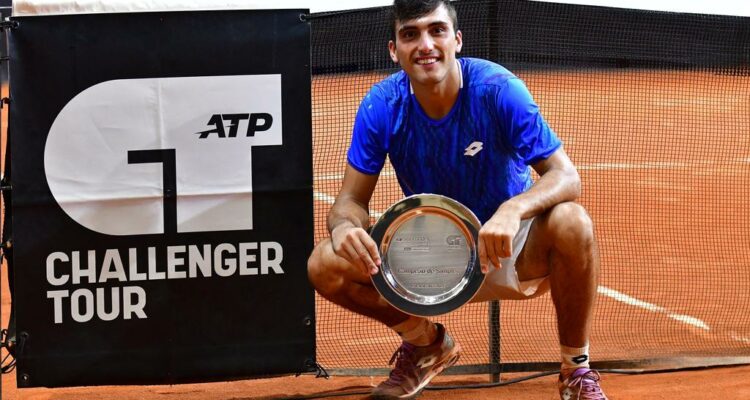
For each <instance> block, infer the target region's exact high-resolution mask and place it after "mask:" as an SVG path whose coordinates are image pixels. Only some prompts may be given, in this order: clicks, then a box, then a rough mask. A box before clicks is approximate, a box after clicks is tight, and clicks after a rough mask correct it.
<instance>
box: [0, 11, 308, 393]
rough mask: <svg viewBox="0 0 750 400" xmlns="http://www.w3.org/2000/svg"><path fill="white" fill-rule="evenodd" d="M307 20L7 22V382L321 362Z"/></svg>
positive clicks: (217, 15)
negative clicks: (10, 368) (10, 252)
mask: <svg viewBox="0 0 750 400" xmlns="http://www.w3.org/2000/svg"><path fill="white" fill-rule="evenodd" d="M303 12H306V11H304V10H283V11H273V10H262V11H260V10H256V11H203V12H154V13H139V14H91V15H67V16H45V17H19V18H14V19H13V20H14V21H17V24H16V26H15V27H14V28H13V29H11V30H10V33H9V46H10V57H11V61H10V71H11V73H10V76H11V82H10V87H11V98H12V99H13V104H12V107H11V110H10V126H9V128H10V132H11V135H12V136H13V140H12V143H11V146H12V148H11V154H12V157H11V163H12V169H13V172H14V175H13V180H14V181H13V201H12V207H13V215H12V224H13V227H12V228H13V232H14V238H13V246H14V252H15V268H16V271H15V277H14V285H15V296H14V299H13V300H14V307H15V312H16V322H17V359H18V374H17V376H18V386H19V387H32V386H48V387H53V386H73V385H76V386H77V385H97V384H147V383H175V382H187V381H208V380H225V379H231V378H242V377H252V376H258V375H273V374H286V373H296V372H304V371H309V370H311V369H312V368H314V365H315V319H314V305H315V304H314V294H313V290H312V288H311V287H310V285H309V283H308V281H307V273H306V265H307V257H308V255H309V253H310V252H311V251H312V246H313V208H312V207H313V205H312V199H313V196H312V126H311V100H310V99H311V97H310V96H311V95H310V27H309V24H308V23H306V22H303V20H302V19H301V18H300V15H301V14H302V13H303Z"/></svg>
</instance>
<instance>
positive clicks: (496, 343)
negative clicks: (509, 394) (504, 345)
mask: <svg viewBox="0 0 750 400" xmlns="http://www.w3.org/2000/svg"><path fill="white" fill-rule="evenodd" d="M487 321H488V327H489V338H490V340H489V356H490V365H489V367H490V368H489V371H490V382H492V383H497V382H500V301H499V300H492V301H490V306H489V310H488V315H487Z"/></svg>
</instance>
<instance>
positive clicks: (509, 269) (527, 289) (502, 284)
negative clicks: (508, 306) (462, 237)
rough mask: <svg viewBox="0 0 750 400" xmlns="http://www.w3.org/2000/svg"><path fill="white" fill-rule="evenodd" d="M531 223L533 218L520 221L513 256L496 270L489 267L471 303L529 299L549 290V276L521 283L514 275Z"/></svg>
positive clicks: (516, 274)
mask: <svg viewBox="0 0 750 400" xmlns="http://www.w3.org/2000/svg"><path fill="white" fill-rule="evenodd" d="M533 221H534V218H529V219H524V220H521V227H520V228H519V229H518V233H517V234H516V237H514V238H513V254H511V256H510V257H509V258H503V259H501V260H500V263H501V264H502V265H503V267H502V268H499V269H498V268H495V267H493V266H492V265H490V272H488V273H487V276H485V278H484V283H482V286H481V287H480V288H479V292H477V294H476V295H475V296H474V298H473V299H471V302H472V303H473V302H480V301H488V300H523V299H530V298H533V297H537V296H540V295H542V294H544V293H546V292H547V291H548V290H549V276H545V277H542V278H536V279H531V280H528V281H523V282H521V281H519V280H518V273H516V259H518V255H519V254H521V250H523V247H524V245H525V244H526V239H527V238H528V237H529V229H530V228H531V223H532V222H533Z"/></svg>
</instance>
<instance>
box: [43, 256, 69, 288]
mask: <svg viewBox="0 0 750 400" xmlns="http://www.w3.org/2000/svg"><path fill="white" fill-rule="evenodd" d="M55 261H63V262H68V261H70V259H68V255H67V254H65V253H63V252H60V251H56V252H54V253H52V254H50V255H48V256H47V282H49V284H50V285H52V286H61V285H64V284H66V283H67V282H68V279H69V276H68V275H67V274H62V275H60V277H59V278H57V277H55Z"/></svg>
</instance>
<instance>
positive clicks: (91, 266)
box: [70, 250, 96, 285]
mask: <svg viewBox="0 0 750 400" xmlns="http://www.w3.org/2000/svg"><path fill="white" fill-rule="evenodd" d="M70 255H71V266H72V269H73V284H74V285H78V284H80V283H81V280H82V278H86V279H87V280H88V282H86V283H96V250H89V251H88V252H87V257H86V260H87V262H86V264H87V265H86V267H88V268H82V267H81V256H80V253H79V252H77V251H74V252H72V253H71V254H70Z"/></svg>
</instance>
